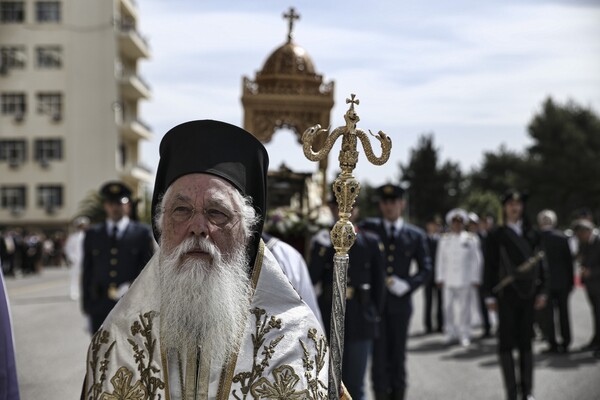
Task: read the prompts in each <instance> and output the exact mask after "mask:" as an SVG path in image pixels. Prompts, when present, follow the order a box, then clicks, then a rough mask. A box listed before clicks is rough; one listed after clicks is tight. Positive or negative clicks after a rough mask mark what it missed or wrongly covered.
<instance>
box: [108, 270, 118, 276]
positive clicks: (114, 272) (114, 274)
mask: <svg viewBox="0 0 600 400" xmlns="http://www.w3.org/2000/svg"><path fill="white" fill-rule="evenodd" d="M108 275H110V277H111V278H114V277H115V276H117V271H110V272H109V273H108Z"/></svg>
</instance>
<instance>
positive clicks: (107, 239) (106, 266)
mask: <svg viewBox="0 0 600 400" xmlns="http://www.w3.org/2000/svg"><path fill="white" fill-rule="evenodd" d="M100 195H101V196H102V201H103V206H104V210H105V211H106V216H107V219H106V221H105V222H103V223H101V224H97V225H95V226H93V227H91V228H90V229H89V230H88V231H87V233H86V235H85V239H84V243H83V253H84V254H83V274H82V291H83V296H82V303H83V304H82V306H83V311H84V313H85V314H86V315H88V317H89V318H90V323H91V332H92V333H94V332H96V331H97V330H98V328H100V326H101V325H102V322H103V321H104V319H105V318H106V316H108V314H109V313H110V311H111V310H112V308H113V307H114V306H115V304H117V301H118V300H119V299H120V298H121V297H122V296H123V295H124V294H125V292H126V291H127V289H128V288H129V286H130V285H131V283H133V281H134V280H135V278H136V277H137V276H138V274H139V273H140V272H141V271H142V269H143V268H144V266H145V265H146V263H147V262H148V261H149V260H150V258H151V257H152V254H153V253H154V241H153V239H152V233H151V231H150V228H149V227H148V226H146V225H144V224H141V223H139V222H136V221H132V220H130V219H129V211H130V201H131V190H130V189H129V188H128V187H127V186H125V185H124V184H123V183H121V182H117V181H111V182H108V183H106V184H104V185H103V186H102V188H101V189H100Z"/></svg>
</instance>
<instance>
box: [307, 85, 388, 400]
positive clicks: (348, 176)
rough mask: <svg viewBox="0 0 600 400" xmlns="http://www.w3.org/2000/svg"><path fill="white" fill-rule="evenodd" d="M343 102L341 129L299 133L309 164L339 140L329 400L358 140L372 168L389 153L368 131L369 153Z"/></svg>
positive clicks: (336, 370)
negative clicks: (318, 143) (377, 150)
mask: <svg viewBox="0 0 600 400" xmlns="http://www.w3.org/2000/svg"><path fill="white" fill-rule="evenodd" d="M346 103H347V104H350V108H349V109H348V111H346V113H345V114H344V121H345V122H346V125H345V126H340V127H338V128H335V129H334V130H333V131H332V132H331V133H328V132H327V129H322V128H321V125H318V124H317V125H315V126H313V127H310V128H308V129H307V130H306V131H304V133H303V134H302V143H303V150H304V155H305V156H306V158H308V159H309V160H311V161H321V160H322V159H324V158H325V157H327V155H328V154H329V152H330V151H331V148H332V147H333V145H334V143H335V142H336V140H337V139H338V138H339V137H340V136H341V137H342V147H341V149H340V153H339V156H338V160H339V162H340V169H341V171H342V172H341V173H340V174H339V175H338V177H337V178H336V179H335V180H334V181H333V185H332V188H333V193H334V194H335V199H336V202H337V204H338V209H339V219H338V220H337V222H336V223H335V225H334V226H333V229H332V230H331V233H330V235H331V242H332V243H333V247H334V248H335V255H334V256H333V263H334V268H333V299H332V310H331V311H332V312H331V331H330V333H329V337H330V353H329V354H330V363H329V399H339V398H340V384H341V378H342V356H343V353H344V317H345V314H346V287H347V274H348V264H349V261H350V260H349V257H348V250H350V247H352V245H353V244H354V241H355V239H356V232H355V230H354V226H353V225H352V222H350V214H351V213H352V206H353V205H354V202H355V201H356V198H357V197H358V194H359V192H360V183H359V182H358V181H357V180H356V178H354V176H353V175H352V171H353V170H354V168H355V167H356V164H357V162H358V154H359V152H358V148H357V146H358V140H360V142H361V143H362V146H363V149H364V151H365V155H366V156H367V159H368V160H369V162H371V163H372V164H374V165H382V164H385V163H386V162H387V160H388V159H389V157H390V152H391V150H392V140H391V139H390V138H389V137H388V136H387V135H386V134H385V133H383V132H382V131H379V132H378V133H377V134H376V135H375V134H373V133H372V132H371V131H369V134H371V135H372V136H373V137H375V138H376V139H377V140H378V141H379V143H380V145H381V156H379V157H377V156H375V154H374V153H373V149H372V147H371V142H370V141H369V136H367V133H366V132H365V131H363V130H362V129H358V128H357V127H356V124H357V123H358V121H360V118H359V117H358V114H357V113H356V110H355V109H354V105H358V104H359V100H358V99H357V98H356V95H355V94H351V95H350V98H349V99H346ZM319 134H327V138H326V139H325V143H324V145H323V147H322V148H321V149H320V150H319V151H317V152H315V151H313V149H312V145H313V141H314V139H315V137H316V136H317V135H319Z"/></svg>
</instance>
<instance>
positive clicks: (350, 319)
mask: <svg viewBox="0 0 600 400" xmlns="http://www.w3.org/2000/svg"><path fill="white" fill-rule="evenodd" d="M329 207H330V208H331V211H332V213H333V215H335V216H337V215H338V208H337V204H336V202H335V200H334V199H333V196H332V197H331V198H330V200H329ZM352 211H353V214H352V217H351V220H352V221H353V220H354V219H355V218H356V216H357V215H358V209H357V208H356V207H355V208H354V209H353V210H352ZM356 233H357V235H356V241H355V242H354V245H353V246H352V247H351V248H350V250H349V252H348V256H349V258H350V264H349V266H348V280H347V282H348V286H347V289H346V317H345V322H344V356H343V361H342V362H343V364H342V381H343V382H344V385H345V386H346V388H347V389H348V392H349V393H350V396H351V397H352V398H353V399H355V400H363V399H365V393H364V392H365V391H364V387H363V386H364V385H363V383H364V380H365V373H366V371H367V361H368V358H369V356H370V355H371V353H372V349H373V340H374V339H375V338H377V337H378V336H379V331H380V326H379V325H380V320H381V317H380V315H381V312H382V311H383V301H384V296H385V273H384V258H383V244H382V243H381V242H380V241H379V238H378V237H377V236H376V235H374V234H372V233H369V232H365V231H361V230H358V229H357V232H356ZM334 254H335V249H334V248H333V245H332V244H331V238H330V236H329V230H322V231H320V232H319V233H317V234H316V235H315V237H314V238H313V241H312V247H311V253H310V259H309V265H308V267H309V271H310V275H311V279H312V281H313V283H314V284H315V285H316V284H318V283H320V284H321V289H322V292H321V295H320V296H319V298H318V300H317V301H318V303H319V308H320V309H321V314H322V316H323V323H324V326H325V331H326V332H327V335H328V336H329V333H330V325H331V304H332V294H333V256H334Z"/></svg>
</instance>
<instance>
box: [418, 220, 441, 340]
mask: <svg viewBox="0 0 600 400" xmlns="http://www.w3.org/2000/svg"><path fill="white" fill-rule="evenodd" d="M441 231H442V224H441V221H440V220H439V217H435V218H431V219H430V220H429V221H427V222H426V223H425V232H426V233H427V245H428V246H429V254H430V256H431V266H432V270H431V274H430V276H429V279H427V281H426V282H425V285H424V287H423V297H424V302H423V306H424V310H423V325H424V326H425V333H432V332H433V331H434V330H435V331H436V332H443V330H444V312H443V300H442V290H441V289H440V288H439V287H438V286H437V285H436V284H435V254H436V252H437V246H438V242H439V241H440V233H441ZM434 310H435V312H434ZM434 313H435V327H434V324H433V321H434V318H433V316H432V314H434Z"/></svg>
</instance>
